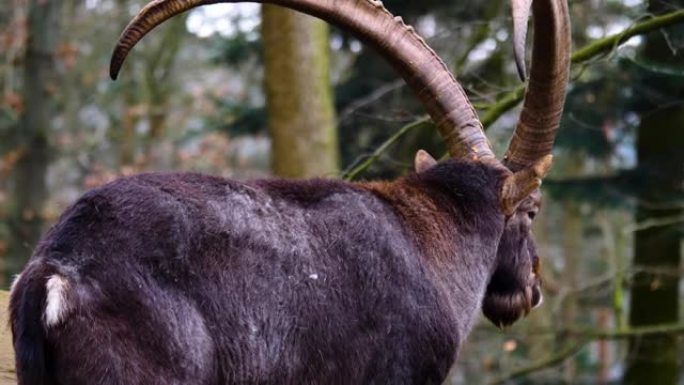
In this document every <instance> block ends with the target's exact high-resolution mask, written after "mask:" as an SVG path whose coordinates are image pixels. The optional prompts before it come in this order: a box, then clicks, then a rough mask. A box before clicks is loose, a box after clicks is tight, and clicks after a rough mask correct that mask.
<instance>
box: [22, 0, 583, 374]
mask: <svg viewBox="0 0 684 385" xmlns="http://www.w3.org/2000/svg"><path fill="white" fill-rule="evenodd" d="M215 2H218V1H216V0H156V1H154V2H152V3H150V4H149V5H148V6H147V7H145V8H144V9H143V10H142V11H141V13H140V14H139V15H138V16H137V17H136V18H135V19H134V20H133V22H131V24H129V26H128V27H127V29H126V30H125V31H124V33H123V35H122V36H121V38H120V42H119V44H118V45H117V48H116V50H115V52H114V55H113V57H112V67H111V68H112V71H111V74H112V77H116V76H117V74H118V71H119V69H120V67H121V64H122V63H123V60H124V58H125V57H126V55H127V53H128V52H129V50H130V49H131V48H132V47H133V45H135V43H136V42H137V41H138V40H140V39H141V38H142V37H143V36H144V35H145V34H146V33H147V32H148V31H149V30H151V29H152V28H154V27H155V26H156V25H158V24H160V23H162V22H163V21H164V20H166V19H168V18H170V17H172V16H173V15H175V14H178V13H180V12H183V11H186V10H188V9H190V8H193V7H196V6H199V5H203V4H209V3H215ZM270 2H272V3H275V4H280V5H284V6H287V7H290V8H293V9H296V10H299V11H302V12H306V13H310V14H313V15H315V16H318V17H321V18H323V19H325V20H328V21H329V22H331V23H334V24H337V25H339V26H341V27H343V28H346V29H348V30H349V31H351V32H353V33H355V34H357V36H358V37H359V38H360V39H362V40H363V41H365V42H367V43H369V44H370V45H372V46H374V47H376V48H377V49H378V50H379V51H380V52H381V53H382V54H383V55H384V56H385V57H386V58H387V59H388V60H389V61H390V62H391V63H392V64H393V65H394V66H395V67H396V68H397V70H398V71H399V73H400V74H401V75H402V76H403V77H404V78H405V79H406V80H407V82H408V83H409V85H411V87H412V88H413V89H414V90H415V91H416V93H417V95H418V97H419V98H420V100H421V101H422V102H423V104H424V105H425V107H426V109H427V111H428V113H429V114H430V115H431V117H432V119H433V120H434V122H435V123H436V126H437V127H438V129H439V131H440V133H441V134H442V135H443V137H444V139H445V141H446V144H447V148H448V149H449V152H450V154H451V155H452V157H453V159H451V160H448V161H446V162H443V163H440V164H437V162H435V160H434V159H433V158H432V157H430V156H429V155H428V154H427V153H425V152H423V151H419V152H418V154H417V155H416V162H415V168H416V172H415V173H413V174H411V175H409V176H406V177H404V178H400V179H398V180H396V181H393V182H372V183H354V184H352V183H344V182H340V181H334V180H322V179H316V180H309V181H289V180H279V179H272V180H256V181H247V182H236V181H231V180H225V179H220V178H216V177H211V176H205V175H199V174H143V175H139V176H135V177H129V178H123V179H119V180H117V181H114V182H112V183H110V184H107V185H105V186H102V187H100V188H97V189H94V190H92V191H90V192H88V193H86V194H85V195H84V196H83V197H81V198H80V199H79V200H78V201H77V202H76V203H75V204H74V205H73V206H72V207H70V208H69V209H68V210H67V211H66V212H65V213H64V214H63V215H62V217H61V218H60V220H59V221H58V223H57V224H56V225H55V226H54V227H53V228H52V229H51V230H50V231H48V233H47V234H46V235H45V236H44V238H43V239H42V241H41V242H40V244H39V245H38V246H37V248H36V250H35V251H34V254H33V256H32V257H31V260H30V261H29V263H28V265H27V266H26V268H25V270H24V271H23V272H22V274H21V276H20V277H18V278H17V280H16V281H15V283H14V285H13V288H12V293H11V304H10V318H11V327H12V332H13V335H14V347H15V350H16V357H17V358H16V363H17V374H18V378H19V384H20V385H39V384H41V385H47V384H52V385H58V384H59V385H85V384H112V385H114V384H120V385H124V384H125V385H143V384H144V385H150V384H160V385H161V384H179V385H180V384H198V385H199V384H202V385H219V384H440V383H441V382H442V381H443V380H444V378H445V377H446V374H447V372H448V370H449V368H450V367H451V365H452V364H453V362H454V360H455V358H456V355H457V353H458V350H459V347H460V346H461V344H462V342H463V340H464V338H465V337H466V336H467V335H468V333H469V331H470V329H471V327H472V325H473V323H474V321H475V319H476V317H477V313H478V309H479V308H480V306H481V305H482V307H483V310H484V313H485V315H486V316H487V317H488V318H489V319H490V320H491V321H492V322H494V323H495V324H496V325H498V326H505V325H509V324H511V323H513V322H515V321H516V320H517V319H519V318H520V317H521V316H523V315H525V314H527V312H528V311H529V310H530V309H531V308H532V307H534V306H536V305H538V304H539V303H541V292H540V278H539V276H538V271H537V270H538V264H539V260H538V257H537V255H536V250H535V246H534V242H533V240H532V238H531V234H530V226H531V222H532V219H533V217H534V216H535V215H536V213H537V211H538V208H539V204H540V194H539V191H538V187H539V185H540V183H541V178H542V177H543V176H544V175H545V174H546V173H547V172H548V170H549V168H550V166H551V155H550V152H551V148H552V145H553V139H554V136H555V132H556V129H557V127H558V122H559V117H560V112H561V109H562V105H563V100H564V94H565V87H566V83H567V77H568V66H569V46H570V42H569V26H568V15H567V4H566V3H565V0H535V1H534V2H533V4H532V8H533V11H534V13H535V28H536V30H537V33H535V37H534V48H533V57H532V66H531V71H530V86H529V87H528V91H527V94H526V98H525V102H524V107H523V112H522V114H521V118H520V122H519V124H518V127H517V128H516V131H515V134H514V137H513V140H512V142H511V144H510V146H509V149H508V151H507V153H506V155H505V157H504V160H503V162H500V161H498V160H497V159H496V158H495V157H494V155H493V153H492V151H491V149H490V147H489V143H488V141H487V139H486V137H485V135H484V133H483V131H482V126H481V124H480V122H479V120H478V118H477V115H476V113H475V111H474V109H473V108H472V106H471V105H470V103H469V102H468V100H467V97H466V96H465V93H464V92H463V90H462V88H461V87H460V86H459V84H458V83H457V82H456V80H455V78H454V77H453V75H451V74H450V73H449V71H448V70H447V67H446V66H445V65H444V64H443V63H442V61H441V60H440V59H439V58H438V57H437V56H436V54H435V53H434V52H433V51H432V50H431V49H430V48H429V47H428V46H427V45H426V44H425V42H424V41H423V40H422V39H421V38H420V37H419V36H418V35H417V34H416V33H415V32H414V31H413V29H411V28H410V27H407V26H406V25H405V24H404V23H403V22H402V21H401V19H398V18H395V17H393V16H392V15H391V14H390V13H389V12H388V11H387V10H386V9H385V8H384V7H383V6H382V4H381V3H379V2H376V1H372V0H273V1H270ZM529 6H530V4H529V0H520V1H518V0H514V1H513V13H514V21H515V23H514V29H515V31H514V45H515V52H516V60H517V63H518V65H519V70H520V73H521V75H523V76H524V73H525V71H524V64H523V60H522V57H523V56H524V40H525V37H524V35H525V30H526V24H527V16H528V14H529Z"/></svg>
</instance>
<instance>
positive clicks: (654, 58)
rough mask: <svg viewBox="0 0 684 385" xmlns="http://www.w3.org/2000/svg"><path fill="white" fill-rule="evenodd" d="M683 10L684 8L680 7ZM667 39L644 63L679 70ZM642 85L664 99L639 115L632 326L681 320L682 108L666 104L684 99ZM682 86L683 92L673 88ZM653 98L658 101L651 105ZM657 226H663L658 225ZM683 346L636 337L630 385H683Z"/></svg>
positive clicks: (655, 42)
mask: <svg viewBox="0 0 684 385" xmlns="http://www.w3.org/2000/svg"><path fill="white" fill-rule="evenodd" d="M674 3H677V4H679V6H681V5H682V4H684V1H681V0H679V1H675V2H674ZM664 6H665V3H661V2H659V1H651V2H650V6H649V11H650V12H652V13H661V12H662V11H664V10H665V9H663V7H664ZM663 36H665V34H663V33H653V34H650V35H648V38H647V41H646V46H645V50H644V52H643V55H642V57H641V59H640V60H642V61H644V62H645V63H653V64H654V65H657V66H658V65H664V66H667V65H676V63H680V64H681V62H682V60H683V58H682V53H681V52H680V53H679V55H677V54H673V53H672V51H671V49H670V48H669V47H668V42H667V41H666V40H665V38H663ZM647 76H648V77H645V78H644V82H643V83H644V84H643V88H644V89H645V90H646V93H647V94H650V92H654V95H656V97H657V98H659V99H660V100H648V102H650V103H651V104H650V105H648V108H646V109H644V113H642V117H641V118H642V120H641V125H640V126H639V131H638V136H637V156H638V160H639V166H638V175H639V176H640V180H639V181H640V183H639V185H640V186H641V189H640V191H639V196H638V202H637V211H636V221H637V223H638V224H647V223H651V224H652V226H643V228H642V229H641V230H637V232H636V233H635V237H634V242H635V243H634V269H635V271H636V275H635V278H634V284H633V286H632V295H631V307H630V314H629V322H630V325H631V326H645V325H657V324H665V323H674V322H677V321H678V317H679V295H678V294H679V293H678V287H679V276H678V272H679V271H680V263H681V255H680V253H681V251H680V248H681V239H682V227H681V223H680V224H669V225H667V224H666V222H667V220H668V218H673V217H676V216H681V215H682V213H683V210H682V209H681V205H679V207H677V206H678V205H677V204H676V201H677V200H681V196H682V193H683V191H682V185H683V183H684V151H683V150H682V149H683V148H684V130H683V129H682V127H684V106H682V104H681V103H675V104H673V105H671V106H669V107H667V105H666V101H667V100H681V98H682V97H684V94H683V93H682V91H681V89H682V86H684V84H681V83H682V82H681V80H679V79H676V78H674V79H673V77H671V76H667V75H664V74H659V73H657V72H653V73H652V74H650V73H649V74H648V75H647ZM673 82H674V83H676V82H679V83H680V84H679V85H678V86H674V85H673V84H672V83H673ZM652 99H653V98H652ZM658 222H662V224H659V223H658ZM677 361H678V343H677V337H676V336H666V335H665V336H653V337H648V338H643V337H642V338H633V339H631V340H630V343H629V353H628V355H627V373H626V381H625V382H626V383H627V384H631V385H633V384H649V385H650V384H658V385H675V384H677V382H678V377H679V373H678V368H677V366H678V362H677Z"/></svg>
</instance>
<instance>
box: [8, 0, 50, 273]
mask: <svg viewBox="0 0 684 385" xmlns="http://www.w3.org/2000/svg"><path fill="white" fill-rule="evenodd" d="M61 3H62V2H61V0H50V1H43V0H31V1H30V3H29V11H28V21H27V23H28V41H27V43H26V55H25V57H24V69H23V71H24V77H23V99H24V104H25V106H26V108H25V110H24V111H23V112H22V114H21V117H20V120H19V124H18V126H17V127H16V132H15V135H14V138H15V143H16V146H17V148H18V149H19V151H20V153H21V158H20V159H19V161H18V162H17V164H16V167H15V169H14V174H13V182H14V191H13V198H14V201H13V207H12V210H11V211H12V213H11V224H12V231H13V234H12V238H13V239H12V240H11V246H10V253H9V263H8V266H7V270H8V273H9V274H15V273H16V272H17V271H18V270H19V269H20V268H21V266H22V265H23V264H24V262H25V261H26V260H27V258H28V257H29V255H30V254H31V250H32V249H33V247H34V246H35V243H36V242H37V240H38V238H39V237H40V234H41V232H42V227H43V205H44V202H45V199H46V198H47V186H46V180H45V178H46V173H47V168H48V163H49V158H50V145H49V143H48V134H49V131H50V125H51V117H52V114H53V107H54V105H53V104H54V102H53V100H54V93H55V92H56V90H57V88H58V87H57V84H56V72H55V49H56V45H57V35H58V32H59V26H60V20H59V16H60V6H61Z"/></svg>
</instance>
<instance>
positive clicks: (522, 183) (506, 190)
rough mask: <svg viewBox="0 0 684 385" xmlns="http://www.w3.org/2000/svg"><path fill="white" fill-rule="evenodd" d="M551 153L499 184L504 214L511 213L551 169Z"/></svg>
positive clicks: (537, 186)
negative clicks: (501, 184)
mask: <svg viewBox="0 0 684 385" xmlns="http://www.w3.org/2000/svg"><path fill="white" fill-rule="evenodd" d="M552 162H553V156H552V155H546V156H544V157H542V158H541V159H539V160H538V161H536V162H535V163H534V164H533V165H532V166H530V167H527V168H524V169H522V170H520V171H518V172H516V173H514V174H511V175H509V176H508V177H507V178H506V179H505V180H504V182H503V186H501V198H500V202H501V208H502V210H503V212H504V214H505V215H513V213H514V212H515V210H516V209H517V208H518V205H519V204H520V202H522V200H523V199H525V198H527V197H528V196H530V194H532V192H533V191H534V190H536V189H537V188H539V186H541V183H542V178H544V177H545V176H546V174H547V173H548V172H549V170H550V169H551V163H552Z"/></svg>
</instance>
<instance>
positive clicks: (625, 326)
mask: <svg viewBox="0 0 684 385" xmlns="http://www.w3.org/2000/svg"><path fill="white" fill-rule="evenodd" d="M3 4H5V5H3V6H2V7H0V288H7V287H8V286H9V282H10V279H11V276H12V275H13V274H15V273H16V272H17V271H18V270H20V269H21V267H22V266H23V264H24V263H25V262H26V260H27V258H28V257H29V255H30V253H31V250H32V248H33V246H34V245H35V243H36V241H37V239H38V238H39V236H40V234H41V233H42V232H43V231H45V230H46V229H47V228H48V227H49V226H50V224H51V223H53V222H54V221H55V220H56V219H57V218H58V216H59V214H60V213H61V212H62V211H63V210H64V209H65V208H66V207H67V206H68V205H69V204H70V203H71V202H73V201H74V200H75V199H76V198H77V197H78V196H79V195H80V194H82V193H83V192H84V191H85V190H87V189H89V188H92V187H95V186H98V185H100V184H102V183H105V182H107V181H109V180H112V179H113V178H115V177H117V176H121V175H128V174H131V173H136V172H142V171H147V170H192V171H200V172H206V173H212V174H216V175H221V176H225V177H231V178H253V177H263V176H269V175H281V176H290V177H304V176H326V177H333V178H347V179H350V180H359V179H377V178H391V177H395V176H398V175H402V174H405V173H406V172H409V171H410V167H411V164H412V158H413V155H414V153H415V151H416V150H417V149H418V148H424V149H427V150H429V151H430V152H431V153H433V154H434V155H442V154H443V153H444V152H445V151H444V148H443V147H442V145H441V144H440V141H439V139H438V137H437V135H436V131H435V130H434V129H433V128H432V127H431V124H430V123H429V120H428V119H427V118H426V117H425V115H424V112H423V111H422V109H421V108H420V106H419V104H418V103H417V100H416V99H415V98H414V97H413V95H412V94H411V92H410V90H408V89H407V87H406V86H405V85H404V83H403V81H401V80H400V79H399V78H398V77H397V75H396V74H395V73H394V72H393V71H392V70H391V68H389V66H388V65H387V64H386V63H385V62H384V61H383V60H381V58H380V57H379V56H378V55H376V54H375V53H374V52H371V51H370V50H369V49H367V48H365V47H364V46H363V45H362V44H361V43H360V42H359V41H357V40H355V39H354V38H353V37H351V36H349V35H348V34H346V33H344V32H343V31H340V30H337V29H335V28H328V27H327V26H326V25H324V24H323V23H319V22H317V21H313V19H310V18H308V17H305V16H301V15H296V14H293V13H291V12H285V11H283V10H281V9H278V8H273V7H269V6H267V7H263V8H262V7H259V6H257V5H253V4H247V5H215V6H210V7H204V8H201V9H197V10H195V11H193V12H190V13H188V14H186V15H185V16H184V17H179V18H176V19H174V20H173V21H171V22H168V23H166V24H165V25H163V26H162V27H160V28H159V29H157V30H155V31H154V33H152V34H151V35H150V36H148V37H147V38H146V39H145V40H144V41H143V42H142V43H141V44H140V45H139V46H138V47H136V49H135V50H134V51H133V53H132V55H131V56H130V58H129V59H128V62H127V64H126V65H125V66H124V68H123V71H122V74H121V75H120V79H119V80H118V81H116V82H112V81H111V80H110V79H109V77H108V60H109V55H110V53H111V50H112V48H113V46H114V43H115V42H116V39H117V38H118V36H119V33H120V32H121V31H122V29H123V27H124V26H125V24H126V23H127V22H128V21H129V19H130V18H131V17H132V16H133V15H134V14H135V13H137V11H138V10H139V9H140V8H141V7H142V6H143V5H144V4H143V2H142V1H138V0H4V2H3ZM385 5H386V6H387V7H388V8H389V9H390V10H391V11H392V12H393V13H395V14H398V15H402V16H403V17H404V19H405V20H406V21H407V22H409V23H410V24H412V25H414V26H415V27H416V28H417V29H418V31H419V33H421V34H422V35H423V36H424V37H425V38H426V39H427V40H428V42H429V43H430V45H431V46H433V47H434V48H435V49H436V50H437V51H438V53H439V54H440V56H441V57H442V58H443V59H444V60H445V61H446V62H447V64H448V65H449V66H450V68H451V69H452V70H453V71H454V72H455V73H456V74H457V76H458V78H459V80H460V81H461V83H462V84H463V86H464V87H465V88H466V90H467V92H468V94H469V95H470V97H471V100H472V101H473V102H474V103H475V105H476V107H477V109H478V110H479V112H480V116H481V117H482V118H483V120H484V123H485V125H486V126H487V130H488V136H489V138H490V140H491V141H492V143H493V145H494V146H495V147H496V148H498V149H499V151H501V149H502V148H504V146H505V145H506V144H507V141H508V139H509V138H510V134H511V132H512V128H513V125H514V123H515V121H516V118H517V111H518V109H517V107H518V102H519V101H520V98H521V96H522V93H521V89H522V88H521V87H522V84H520V82H519V80H518V78H517V76H516V73H515V67H514V64H513V61H512V47H511V44H510V31H511V18H510V9H509V5H508V1H504V0H487V1H481V0H461V1H443V0H421V1H415V0H413V1H411V0H387V1H386V2H385ZM683 9H684V0H643V1H642V0H584V1H579V0H576V1H575V0H571V1H570V11H571V17H572V22H573V42H574V49H575V55H574V56H573V72H572V74H573V75H572V83H571V87H570V92H569V95H568V100H567V103H566V107H565V113H564V116H563V122H562V126H561V129H560V134H559V137H558V139H557V145H556V148H555V156H556V158H555V159H556V162H555V167H554V170H553V172H552V174H551V175H550V177H549V178H548V181H546V182H545V185H544V187H543V189H544V192H545V193H546V201H545V203H544V208H543V210H542V212H541V213H540V215H539V217H538V219H537V221H536V229H535V231H536V237H537V239H538V243H539V244H540V255H541V257H542V259H543V260H544V266H543V271H544V277H545V303H544V305H543V306H542V307H541V308H540V309H538V310H536V311H534V312H533V313H532V314H531V315H530V316H529V317H528V318H527V319H526V320H525V321H522V322H519V323H518V324H517V325H516V326H514V327H512V328H510V329H507V330H505V331H503V332H502V331H500V330H498V329H496V328H494V327H493V326H491V325H490V324H489V323H487V322H480V323H479V325H478V326H477V327H476V329H475V330H474V332H473V334H472V335H471V337H470V339H469V341H468V344H467V346H466V347H465V349H464V350H463V351H462V353H461V356H460V358H459V360H458V363H457V365H456V367H455V368H454V370H453V371H452V372H453V375H452V376H451V379H450V380H449V381H450V382H448V383H452V384H508V383H510V384H513V383H516V384H551V383H554V384H555V383H559V384H560V383H567V384H609V383H610V384H618V383H620V384H621V383H625V384H657V385H674V384H678V385H681V384H684V306H682V305H683V304H684V280H683V279H681V278H682V276H683V275H684V266H683V265H682V260H681V259H682V258H681V255H682V249H683V246H682V245H683V242H682V239H683V238H684V237H682V233H683V232H684V10H683Z"/></svg>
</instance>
